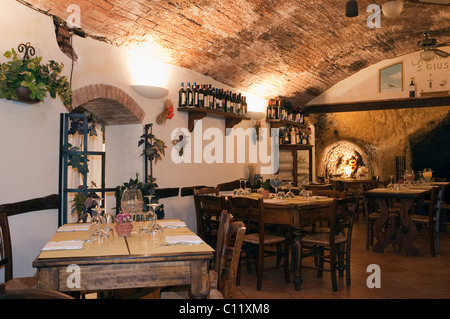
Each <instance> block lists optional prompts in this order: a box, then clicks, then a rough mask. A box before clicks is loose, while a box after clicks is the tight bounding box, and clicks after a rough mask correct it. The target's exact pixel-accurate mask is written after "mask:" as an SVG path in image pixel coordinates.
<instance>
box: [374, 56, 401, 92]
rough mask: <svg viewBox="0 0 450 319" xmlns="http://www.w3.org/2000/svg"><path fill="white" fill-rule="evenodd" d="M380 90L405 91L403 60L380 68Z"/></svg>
mask: <svg viewBox="0 0 450 319" xmlns="http://www.w3.org/2000/svg"><path fill="white" fill-rule="evenodd" d="M379 78H380V82H379V91H380V93H387V92H402V91H403V62H400V63H396V64H393V65H391V66H388V67H385V68H383V69H381V70H380V74H379Z"/></svg>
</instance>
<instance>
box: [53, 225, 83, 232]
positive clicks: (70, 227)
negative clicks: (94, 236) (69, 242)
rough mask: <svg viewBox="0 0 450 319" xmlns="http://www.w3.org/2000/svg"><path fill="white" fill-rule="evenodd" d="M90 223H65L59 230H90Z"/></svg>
mask: <svg viewBox="0 0 450 319" xmlns="http://www.w3.org/2000/svg"><path fill="white" fill-rule="evenodd" d="M90 226H91V225H90V224H84V223H83V224H71V225H63V226H61V227H59V228H58V230H57V232H69V231H88V230H89V228H90Z"/></svg>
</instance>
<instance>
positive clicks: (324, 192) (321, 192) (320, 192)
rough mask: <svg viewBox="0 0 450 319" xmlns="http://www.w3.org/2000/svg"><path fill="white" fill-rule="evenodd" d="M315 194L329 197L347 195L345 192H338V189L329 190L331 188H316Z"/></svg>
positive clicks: (343, 196)
mask: <svg viewBox="0 0 450 319" xmlns="http://www.w3.org/2000/svg"><path fill="white" fill-rule="evenodd" d="M316 195H317V196H328V197H331V198H346V197H347V193H346V192H340V191H336V190H331V189H323V190H317V191H316Z"/></svg>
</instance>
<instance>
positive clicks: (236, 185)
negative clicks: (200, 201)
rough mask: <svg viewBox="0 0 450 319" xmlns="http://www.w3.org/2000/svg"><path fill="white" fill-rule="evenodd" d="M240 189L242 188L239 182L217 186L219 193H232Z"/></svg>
mask: <svg viewBox="0 0 450 319" xmlns="http://www.w3.org/2000/svg"><path fill="white" fill-rule="evenodd" d="M239 187H241V182H240V181H239V180H235V181H231V182H226V183H221V184H217V189H218V190H219V191H232V190H233V189H236V188H239Z"/></svg>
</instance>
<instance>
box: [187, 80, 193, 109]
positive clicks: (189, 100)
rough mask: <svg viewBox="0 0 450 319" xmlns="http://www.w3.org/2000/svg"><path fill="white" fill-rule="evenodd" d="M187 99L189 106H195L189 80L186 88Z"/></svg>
mask: <svg viewBox="0 0 450 319" xmlns="http://www.w3.org/2000/svg"><path fill="white" fill-rule="evenodd" d="M186 99H187V106H188V107H194V95H193V92H192V89H191V83H190V82H188V83H187V88H186Z"/></svg>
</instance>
